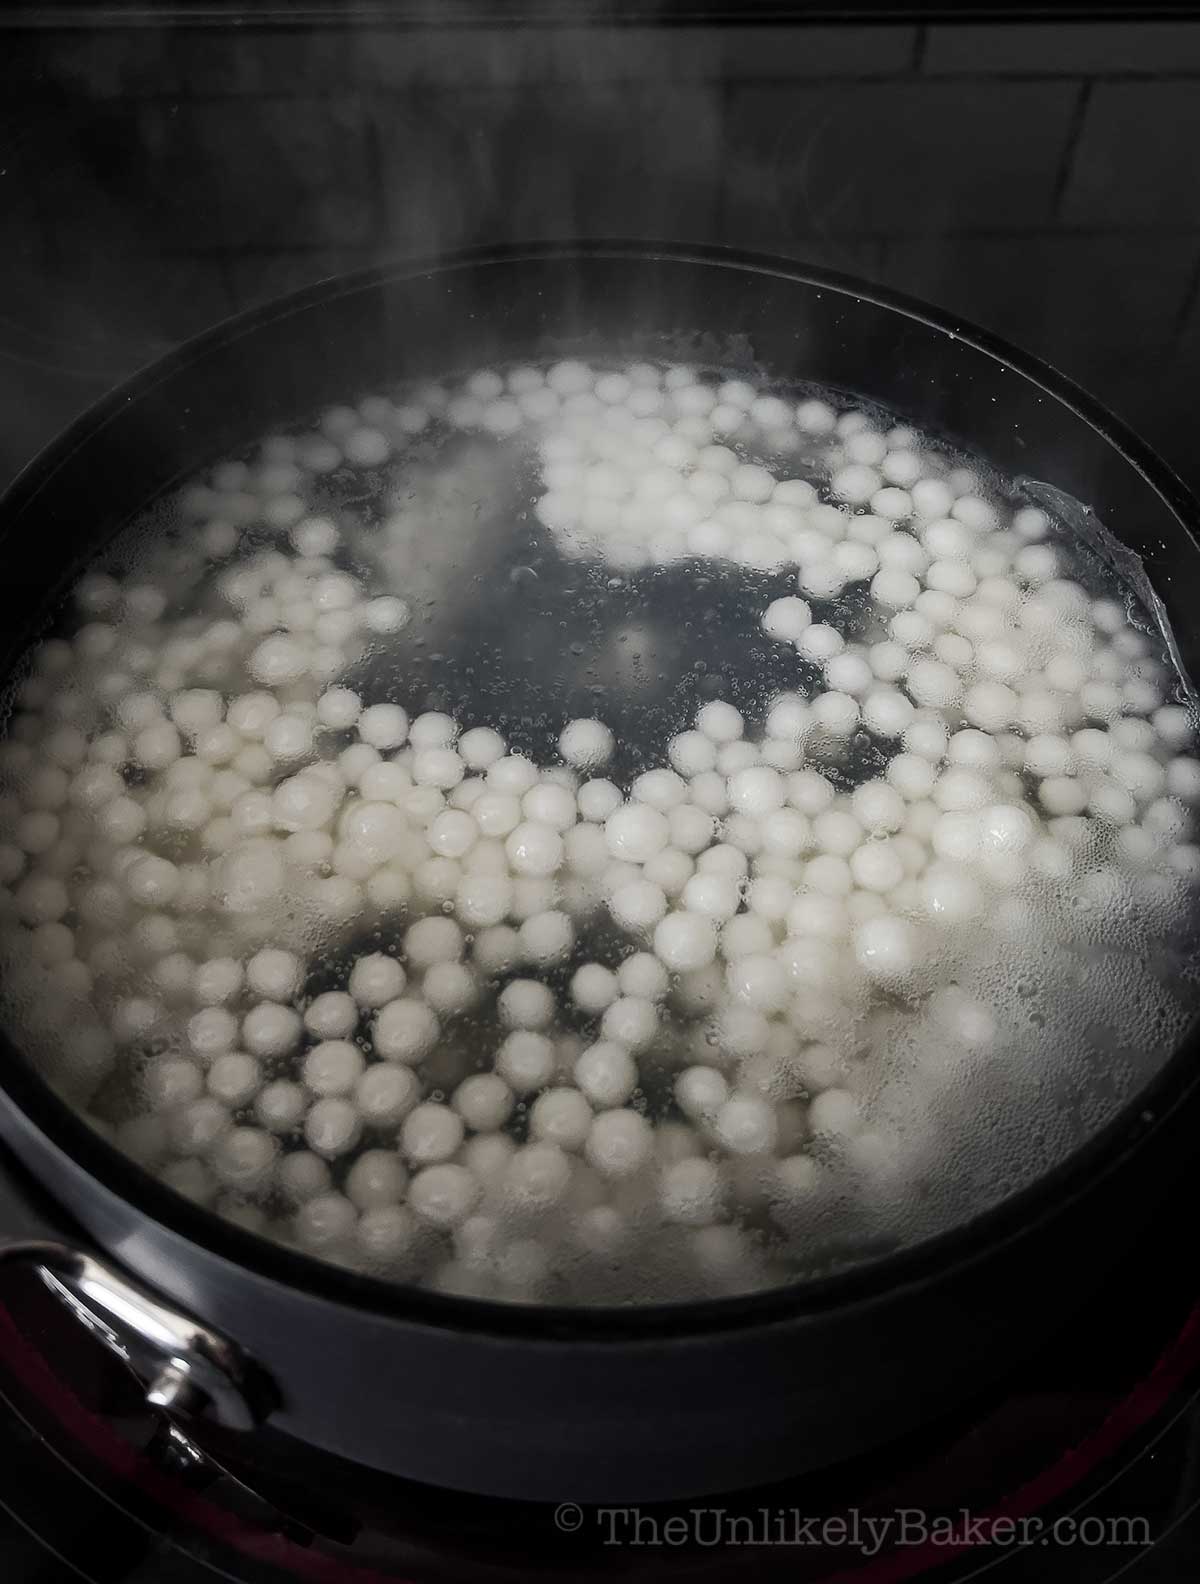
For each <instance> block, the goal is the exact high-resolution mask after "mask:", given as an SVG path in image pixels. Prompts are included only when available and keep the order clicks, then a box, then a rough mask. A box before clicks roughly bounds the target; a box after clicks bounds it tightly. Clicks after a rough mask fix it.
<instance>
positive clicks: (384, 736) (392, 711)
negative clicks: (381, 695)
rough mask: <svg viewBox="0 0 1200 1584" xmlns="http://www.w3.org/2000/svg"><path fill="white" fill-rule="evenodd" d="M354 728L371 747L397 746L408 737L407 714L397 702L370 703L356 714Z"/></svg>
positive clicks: (390, 747)
mask: <svg viewBox="0 0 1200 1584" xmlns="http://www.w3.org/2000/svg"><path fill="white" fill-rule="evenodd" d="M356 729H357V731H358V735H359V738H360V739H361V740H362V741H363V742H364V743H367V744H368V745H369V746H370V747H372V748H378V749H380V750H381V751H387V750H389V749H392V748H399V747H400V746H401V744H402V743H403V742H404V741H405V740H406V739H407V737H408V715H407V713H406V711H404V710H402V709H401V708H400V706H399V704H371V705H369V706H368V707H367V708H366V709H364V710H363V711H362V713H361V714H360V715H359V716H358V719H357V721H356Z"/></svg>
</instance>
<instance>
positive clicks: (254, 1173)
mask: <svg viewBox="0 0 1200 1584" xmlns="http://www.w3.org/2000/svg"><path fill="white" fill-rule="evenodd" d="M278 1152H279V1145H278V1143H277V1142H276V1140H275V1139H274V1138H272V1136H271V1135H270V1134H269V1133H268V1132H266V1131H265V1130H264V1129H263V1128H255V1127H234V1128H230V1129H229V1130H228V1132H226V1133H225V1134H224V1135H223V1136H222V1138H221V1139H220V1141H219V1142H218V1144H217V1146H216V1148H215V1149H214V1150H213V1152H212V1155H211V1157H210V1160H211V1164H212V1169H213V1171H214V1172H215V1174H216V1175H217V1177H218V1178H220V1180H221V1181H222V1182H223V1183H225V1184H226V1186H227V1187H230V1188H237V1189H238V1190H240V1191H241V1192H242V1193H252V1192H254V1191H255V1190H258V1189H261V1188H262V1187H263V1186H264V1185H265V1183H266V1182H267V1181H268V1179H269V1178H270V1177H271V1175H272V1173H273V1169H274V1166H275V1161H276V1157H277V1155H278Z"/></svg>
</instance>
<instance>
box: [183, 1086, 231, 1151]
mask: <svg viewBox="0 0 1200 1584" xmlns="http://www.w3.org/2000/svg"><path fill="white" fill-rule="evenodd" d="M232 1121H233V1119H232V1118H231V1116H230V1114H229V1108H228V1106H225V1105H222V1103H221V1101H219V1100H218V1099H216V1098H215V1097H214V1096H212V1095H201V1096H200V1097H199V1099H197V1100H192V1101H189V1102H188V1104H187V1105H184V1106H181V1107H179V1109H178V1110H176V1111H173V1112H172V1113H171V1114H170V1115H169V1116H168V1118H167V1134H168V1137H169V1138H170V1141H171V1147H172V1149H173V1150H174V1151H175V1153H176V1154H178V1155H206V1154H207V1153H208V1152H209V1151H210V1150H211V1149H212V1148H213V1146H214V1145H215V1144H216V1143H217V1141H218V1139H220V1138H221V1136H222V1135H223V1134H224V1133H225V1132H226V1131H227V1130H228V1129H229V1128H230V1127H231V1126H232Z"/></svg>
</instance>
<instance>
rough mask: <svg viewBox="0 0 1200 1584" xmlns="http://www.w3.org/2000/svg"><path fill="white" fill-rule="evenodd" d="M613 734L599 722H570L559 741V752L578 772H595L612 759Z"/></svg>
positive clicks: (564, 728)
mask: <svg viewBox="0 0 1200 1584" xmlns="http://www.w3.org/2000/svg"><path fill="white" fill-rule="evenodd" d="M613 747H614V738H613V734H612V732H611V731H610V730H609V729H608V727H607V726H605V725H604V723H603V722H602V721H598V720H573V721H568V723H567V725H566V726H564V727H563V730H562V732H561V734H560V735H559V739H558V751H559V753H560V754H561V755H562V757H563V758H564V759H565V760H566V762H567V764H569V765H574V766H575V768H576V769H578V770H594V769H595V768H596V767H597V766H599V765H602V764H606V763H607V762H608V760H609V759H610V758H611V757H612V752H613Z"/></svg>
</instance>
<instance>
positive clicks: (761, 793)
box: [729, 765, 786, 819]
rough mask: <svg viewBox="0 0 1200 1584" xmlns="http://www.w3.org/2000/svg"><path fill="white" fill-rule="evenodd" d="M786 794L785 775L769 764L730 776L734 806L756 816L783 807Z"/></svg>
mask: <svg viewBox="0 0 1200 1584" xmlns="http://www.w3.org/2000/svg"><path fill="white" fill-rule="evenodd" d="M785 796H786V788H785V785H784V780H783V777H782V776H781V775H780V774H779V772H778V771H777V770H772V769H770V768H768V767H767V766H765V765H763V766H757V765H756V766H752V767H751V768H749V769H746V770H740V771H738V772H737V774H735V775H732V776H730V778H729V801H730V804H731V805H732V806H733V808H735V809H737V810H739V811H740V812H741V813H743V814H749V815H751V816H752V817H754V818H759V819H760V818H762V817H763V816H764V815H767V814H771V813H774V812H775V810H776V809H781V808H782V807H783V804H784V798H785Z"/></svg>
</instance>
